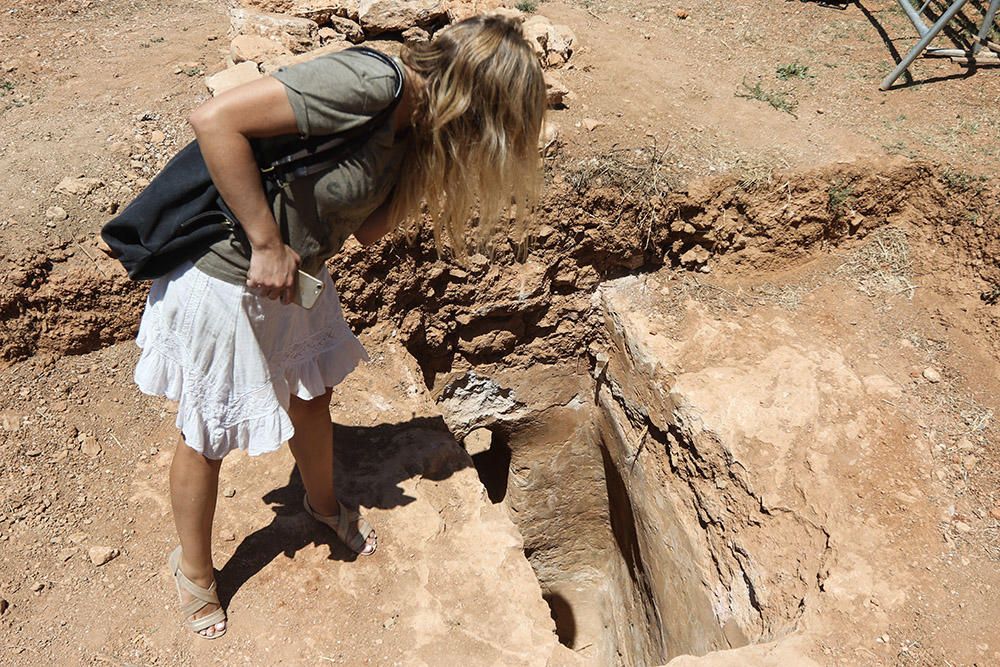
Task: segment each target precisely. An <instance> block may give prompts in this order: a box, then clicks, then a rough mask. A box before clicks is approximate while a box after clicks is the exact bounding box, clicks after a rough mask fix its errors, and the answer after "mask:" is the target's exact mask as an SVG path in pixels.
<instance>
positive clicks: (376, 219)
mask: <svg viewBox="0 0 1000 667" xmlns="http://www.w3.org/2000/svg"><path fill="white" fill-rule="evenodd" d="M391 202H392V196H391V195H390V197H389V200H388V201H386V202H385V203H384V204H382V205H381V206H379V207H378V208H377V209H375V212H374V213H372V214H371V215H369V216H368V217H367V218H366V219H365V221H364V222H362V223H361V226H360V227H358V229H357V231H355V232H354V238H356V239H357V240H358V242H359V243H360V244H361V245H371V244H372V243H375V242H376V241H378V240H379V239H380V238H382V237H383V236H385V235H386V234H388V233H389V232H391V231H392V230H393V227H394V225H393V224H392V222H391V221H390V220H389V207H390V205H391Z"/></svg>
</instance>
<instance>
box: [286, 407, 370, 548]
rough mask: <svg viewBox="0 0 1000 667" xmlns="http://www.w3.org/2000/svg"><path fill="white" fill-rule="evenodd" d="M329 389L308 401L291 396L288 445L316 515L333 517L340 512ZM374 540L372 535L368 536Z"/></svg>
mask: <svg viewBox="0 0 1000 667" xmlns="http://www.w3.org/2000/svg"><path fill="white" fill-rule="evenodd" d="M330 394H331V391H330V390H329V389H327V390H326V393H325V394H323V395H322V396H317V397H316V398H314V399H312V400H311V401H304V400H302V399H301V398H296V397H295V396H292V397H291V399H290V401H289V405H288V416H289V417H290V418H291V420H292V425H293V426H294V427H295V435H294V436H293V437H292V439H291V440H289V441H288V446H289V447H290V448H291V450H292V456H294V457H295V463H296V465H298V468H299V474H300V475H302V483H303V484H304V485H305V487H306V494H307V495H308V496H309V505H310V506H311V507H312V508H313V510H314V511H315V512H316V513H317V514H322V515H323V516H334V515H336V514H338V513H339V512H340V506H339V505H338V504H337V494H336V493H335V492H334V489H333V424H332V423H331V422H330ZM368 542H369V544H374V543H375V534H374V533H372V534H371V536H369V538H368Z"/></svg>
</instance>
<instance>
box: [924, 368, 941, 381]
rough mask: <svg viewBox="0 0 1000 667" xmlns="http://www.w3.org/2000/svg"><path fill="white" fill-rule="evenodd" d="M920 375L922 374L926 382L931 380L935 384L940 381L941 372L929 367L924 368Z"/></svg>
mask: <svg viewBox="0 0 1000 667" xmlns="http://www.w3.org/2000/svg"><path fill="white" fill-rule="evenodd" d="M922 375H923V376H924V379H925V380H927V381H928V382H932V383H934V384H937V383H938V382H940V381H941V374H940V373H939V372H937V371H936V370H935V369H933V368H930V367H927V368H925V369H924V372H923V374H922Z"/></svg>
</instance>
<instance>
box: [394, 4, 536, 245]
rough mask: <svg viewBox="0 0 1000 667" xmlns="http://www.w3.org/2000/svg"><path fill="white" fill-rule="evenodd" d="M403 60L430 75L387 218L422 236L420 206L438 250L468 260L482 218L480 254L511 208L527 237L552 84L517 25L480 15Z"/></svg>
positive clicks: (420, 46) (477, 240) (426, 77)
mask: <svg viewBox="0 0 1000 667" xmlns="http://www.w3.org/2000/svg"><path fill="white" fill-rule="evenodd" d="M402 59H403V62H404V63H405V64H406V65H407V67H409V68H410V69H411V70H413V71H414V72H416V73H417V74H419V75H420V76H422V77H423V79H424V81H425V85H424V89H423V93H422V95H421V97H420V99H418V100H417V103H416V105H415V110H414V115H413V126H414V132H413V137H412V139H411V142H410V147H409V149H408V152H407V155H406V157H405V158H404V161H403V165H402V171H401V175H400V180H399V183H398V184H397V185H396V192H395V195H394V197H393V202H392V205H391V208H390V213H389V215H390V217H391V219H392V220H394V221H395V222H396V223H397V224H400V223H403V226H404V229H405V230H406V231H407V235H408V237H409V238H410V239H411V240H412V239H413V238H414V236H415V235H416V231H417V225H418V222H419V216H420V210H421V203H422V202H426V203H427V208H428V213H429V214H430V217H431V220H432V221H433V231H434V241H435V244H436V245H437V249H438V252H441V250H442V248H443V246H444V245H445V243H446V242H447V245H449V246H450V247H451V250H452V252H453V253H454V254H455V255H456V256H458V257H463V256H465V254H466V252H467V246H466V240H467V239H466V232H467V230H468V229H469V228H470V225H469V223H470V221H471V219H472V218H473V217H475V216H477V215H478V224H477V225H476V226H475V233H474V239H473V240H474V243H475V245H476V247H477V248H482V247H484V245H485V244H486V242H487V241H488V239H489V238H490V236H491V235H492V233H493V230H494V228H495V226H496V223H497V222H498V221H499V220H500V218H501V216H502V215H503V214H504V212H505V211H507V212H509V214H510V216H511V217H512V218H513V220H514V230H515V234H516V235H517V236H519V237H520V238H523V237H524V235H525V233H526V231H527V220H528V214H529V213H530V212H531V210H532V209H533V208H534V206H535V204H536V203H537V200H538V195H539V191H540V188H541V160H540V157H539V151H538V135H539V132H540V131H541V126H542V119H543V116H544V113H545V106H546V105H545V81H544V79H543V77H542V70H541V67H540V65H539V63H538V59H537V57H536V56H535V55H534V53H533V51H532V49H531V46H530V45H529V44H528V42H527V41H526V40H525V38H524V35H523V33H522V32H521V26H520V24H519V23H518V22H516V21H514V20H511V19H508V18H505V17H501V16H476V17H473V18H470V19H466V20H465V21H461V22H460V23H456V24H454V25H452V26H450V27H448V28H446V29H444V30H442V31H441V32H440V33H438V34H437V35H436V36H435V38H434V40H433V41H431V42H423V43H417V44H413V45H412V46H410V47H409V48H408V49H406V50H404V52H403V54H402Z"/></svg>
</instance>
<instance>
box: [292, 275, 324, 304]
mask: <svg viewBox="0 0 1000 667" xmlns="http://www.w3.org/2000/svg"><path fill="white" fill-rule="evenodd" d="M324 287H326V285H324V284H323V281H322V280H320V279H319V278H315V277H313V276H311V275H309V274H308V273H306V272H305V271H299V274H298V277H297V278H296V280H295V289H294V291H293V292H292V303H296V304H298V305H300V306H302V307H303V308H305V309H306V310H308V309H310V308H312V307H313V306H315V305H316V301H318V300H319V295H320V294H322V293H323V288H324Z"/></svg>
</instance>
